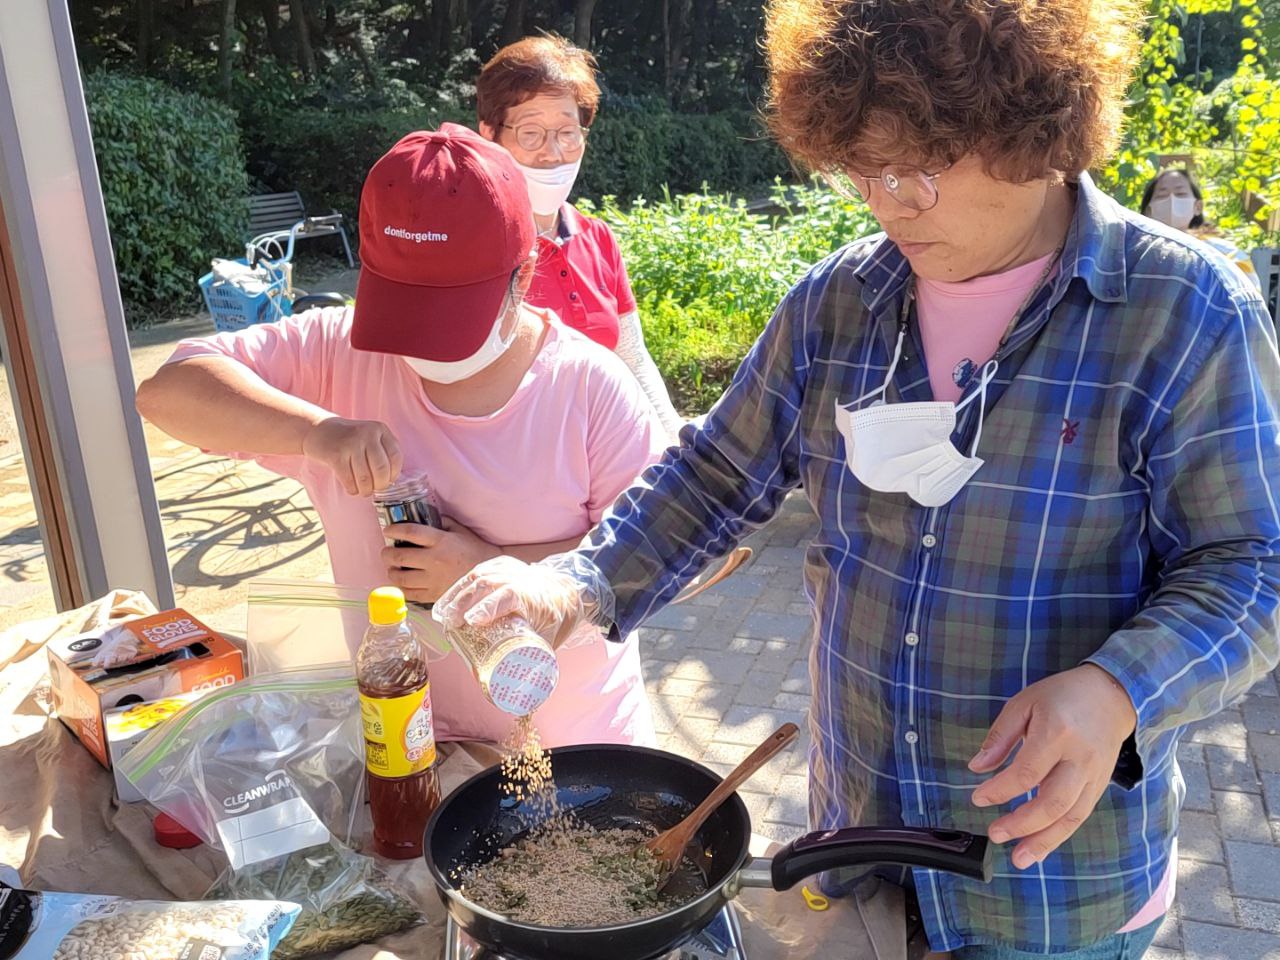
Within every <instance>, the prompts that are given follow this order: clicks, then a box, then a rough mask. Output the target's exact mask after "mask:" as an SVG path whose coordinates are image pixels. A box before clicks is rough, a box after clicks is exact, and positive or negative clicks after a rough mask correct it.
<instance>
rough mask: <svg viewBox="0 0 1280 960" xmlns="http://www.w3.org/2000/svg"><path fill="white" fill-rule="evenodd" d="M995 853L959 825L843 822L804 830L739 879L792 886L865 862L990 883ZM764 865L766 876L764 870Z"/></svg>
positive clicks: (777, 887)
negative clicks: (934, 827)
mask: <svg viewBox="0 0 1280 960" xmlns="http://www.w3.org/2000/svg"><path fill="white" fill-rule="evenodd" d="M991 852H992V848H991V846H990V845H989V844H988V842H987V838H986V837H980V836H977V835H976V834H972V833H964V832H962V831H960V830H930V829H927V828H923V827H843V828H841V829H839V830H823V831H820V832H817V833H808V834H805V835H804V836H803V837H800V838H799V839H798V840H793V841H792V842H791V843H789V844H787V845H786V846H785V847H783V848H782V849H781V850H779V851H778V852H777V853H775V854H774V855H773V858H772V862H770V861H769V860H764V861H763V862H761V861H754V862H752V863H751V864H750V865H749V866H747V867H746V868H745V869H744V870H743V871H742V872H741V875H740V883H741V884H742V885H743V886H765V885H767V886H771V887H773V889H775V890H790V889H791V888H792V887H794V886H795V885H796V884H797V883H799V882H800V881H801V880H804V879H806V878H807V877H811V876H813V875H814V874H815V873H821V872H822V871H824V870H832V869H835V868H836V867H854V866H858V865H859V864H864V863H896V864H901V865H902V866H906V867H924V868H926V869H929V870H945V871H947V872H948V873H957V874H959V875H960V876H962V877H969V878H970V879H973V880H981V881H982V882H984V883H989V882H990V881H991ZM765 866H767V867H768V874H767V879H766V875H765V874H764V871H763V870H762V869H761V868H763V867H765Z"/></svg>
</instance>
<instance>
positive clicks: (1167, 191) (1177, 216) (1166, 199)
mask: <svg viewBox="0 0 1280 960" xmlns="http://www.w3.org/2000/svg"><path fill="white" fill-rule="evenodd" d="M1141 209H1142V212H1143V214H1145V215H1146V216H1148V217H1150V218H1151V219H1153V220H1159V221H1160V222H1161V223H1163V224H1165V225H1166V226H1170V227H1173V228H1174V229H1175V230H1181V231H1183V232H1184V233H1189V234H1191V235H1192V236H1193V237H1195V238H1196V239H1197V240H1202V241H1204V242H1205V243H1207V244H1208V245H1209V246H1211V247H1213V249H1215V250H1217V251H1218V252H1219V253H1220V254H1222V255H1223V256H1224V257H1226V258H1227V259H1228V260H1230V261H1231V262H1232V263H1234V264H1235V265H1236V266H1237V267H1238V268H1239V270H1240V272H1241V273H1243V274H1244V275H1245V276H1246V277H1248V278H1249V279H1250V280H1252V281H1253V284H1254V286H1256V287H1257V288H1258V289H1259V290H1261V289H1262V278H1261V277H1259V276H1258V271H1257V270H1255V269H1254V268H1253V260H1252V259H1250V257H1249V255H1248V254H1247V253H1245V252H1244V251H1243V250H1241V249H1240V248H1239V247H1237V246H1236V245H1235V244H1234V243H1232V242H1231V241H1230V240H1228V239H1226V237H1222V236H1219V235H1218V234H1217V233H1216V232H1215V230H1214V228H1213V226H1212V224H1210V223H1209V222H1208V221H1207V220H1206V219H1205V218H1204V191H1203V190H1201V189H1200V182H1199V181H1198V180H1196V178H1195V175H1194V174H1192V172H1191V171H1190V170H1186V169H1182V168H1176V169H1169V170H1162V171H1161V172H1160V173H1158V174H1156V176H1155V177H1154V178H1153V179H1152V180H1151V182H1150V183H1148V184H1147V187H1146V189H1145V190H1143V191H1142V207H1141Z"/></svg>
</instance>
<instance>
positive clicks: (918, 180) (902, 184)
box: [826, 164, 949, 213]
mask: <svg viewBox="0 0 1280 960" xmlns="http://www.w3.org/2000/svg"><path fill="white" fill-rule="evenodd" d="M948 168H949V165H948V167H943V168H942V169H941V170H939V171H938V172H937V173H925V172H924V171H923V170H921V169H920V168H919V167H906V166H899V165H897V164H888V165H887V166H885V167H883V168H881V170H880V176H878V177H867V176H863V175H862V174H860V173H850V172H848V171H846V170H838V171H833V172H828V173H827V174H826V181H827V183H829V184H830V185H831V188H832V189H833V190H835V191H836V193H839V194H840V195H842V196H845V197H848V198H849V199H850V200H861V201H863V202H866V201H867V200H868V199H869V198H870V197H871V184H872V183H879V184H881V185H883V186H884V189H885V192H886V193H888V194H889V196H891V197H893V199H895V200H897V201H898V202H899V203H900V204H902V205H903V206H904V207H908V208H910V209H912V210H918V211H920V212H921V213H923V212H924V211H926V210H932V209H933V208H934V207H936V206H937V205H938V184H937V179H938V178H939V177H940V176H942V175H943V174H944V173H945V172H946V171H947V169H948Z"/></svg>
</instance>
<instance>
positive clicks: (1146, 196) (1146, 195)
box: [1138, 167, 1206, 230]
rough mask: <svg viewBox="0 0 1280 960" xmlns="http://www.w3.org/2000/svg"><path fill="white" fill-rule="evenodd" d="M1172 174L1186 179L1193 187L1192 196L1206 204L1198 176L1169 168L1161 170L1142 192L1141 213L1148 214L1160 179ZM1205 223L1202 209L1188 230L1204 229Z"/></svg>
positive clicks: (1185, 169) (1186, 170) (1179, 168)
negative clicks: (1178, 174)
mask: <svg viewBox="0 0 1280 960" xmlns="http://www.w3.org/2000/svg"><path fill="white" fill-rule="evenodd" d="M1171 173H1180V174H1182V176H1184V177H1186V178H1187V185H1188V186H1189V187H1191V195H1192V196H1194V197H1195V198H1196V199H1197V200H1199V201H1200V202H1201V203H1203V202H1204V191H1203V190H1201V189H1200V181H1199V180H1197V179H1196V175H1195V174H1194V173H1192V172H1191V171H1190V170H1188V169H1187V168H1186V167H1169V168H1168V169H1166V170H1161V171H1160V172H1159V173H1157V174H1156V175H1155V176H1154V177H1152V178H1151V180H1150V181H1148V183H1147V186H1146V189H1145V190H1143V191H1142V206H1141V207H1140V208H1139V209H1138V212H1139V213H1142V214H1146V212H1147V211H1148V210H1149V209H1150V208H1151V195H1152V194H1153V193H1155V192H1156V187H1157V186H1158V185H1159V183H1160V178H1161V177H1163V176H1167V175H1168V174H1171ZM1205 223H1206V221H1205V219H1204V210H1203V209H1201V211H1200V213H1197V214H1196V215H1195V216H1194V217H1192V218H1191V222H1190V223H1189V224H1187V229H1188V230H1194V229H1195V228H1196V227H1203V226H1204V225H1205Z"/></svg>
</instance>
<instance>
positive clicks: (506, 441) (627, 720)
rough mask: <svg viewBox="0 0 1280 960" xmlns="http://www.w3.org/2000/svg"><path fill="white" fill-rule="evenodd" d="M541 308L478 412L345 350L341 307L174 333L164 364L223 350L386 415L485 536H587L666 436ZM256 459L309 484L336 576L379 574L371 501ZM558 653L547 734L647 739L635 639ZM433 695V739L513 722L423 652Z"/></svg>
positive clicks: (457, 672) (368, 415) (265, 375)
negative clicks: (515, 358)
mask: <svg viewBox="0 0 1280 960" xmlns="http://www.w3.org/2000/svg"><path fill="white" fill-rule="evenodd" d="M537 312H538V314H539V315H540V316H541V317H542V318H543V319H544V321H545V322H546V323H547V326H548V330H547V334H546V337H545V341H544V344H543V347H542V349H541V351H540V352H539V354H538V356H537V357H536V358H535V360H534V362H533V365H532V367H531V368H530V370H529V372H528V373H527V374H526V375H525V377H524V380H523V381H522V382H521V384H520V386H519V387H518V388H517V389H516V392H515V393H514V395H513V396H512V397H511V399H510V400H508V401H507V403H506V404H505V405H504V406H503V407H502V408H501V409H500V410H498V411H496V412H495V413H492V414H490V415H488V416H484V417H462V416H455V415H452V414H447V413H444V412H442V411H441V410H440V409H438V408H437V407H435V406H434V405H433V404H432V403H431V401H430V400H428V399H427V396H426V393H425V392H424V391H423V388H422V381H421V380H420V379H419V378H418V376H417V375H416V374H414V373H413V371H412V370H410V369H409V367H408V365H407V364H405V363H404V362H403V361H402V360H401V359H400V358H399V357H396V356H391V355H388V354H381V353H368V352H364V351H361V350H356V349H354V348H353V347H352V346H351V341H350V332H351V311H350V309H348V308H325V309H320V310H312V311H309V312H307V313H303V314H301V315H299V316H295V317H289V318H287V319H285V320H282V321H280V322H278V323H264V324H259V325H257V326H254V327H250V328H248V329H246V330H242V331H239V332H237V333H223V334H218V335H216V336H212V337H206V338H201V339H195V340H184V341H182V342H181V343H180V344H178V347H177V349H176V350H175V351H174V354H173V356H172V357H171V358H170V360H169V362H170V363H174V362H177V361H180V360H186V359H189V358H191V357H201V356H226V357H231V358H233V359H235V360H238V361H240V362H241V363H243V364H245V365H246V366H247V367H249V368H250V369H251V370H253V371H254V373H256V374H257V375H258V376H260V377H261V378H262V379H263V380H265V381H266V382H267V383H269V384H271V385H272V386H274V387H276V388H278V389H280V390H282V391H284V392H286V393H289V394H292V395H293V396H296V397H300V398H302V399H305V400H308V401H310V402H312V403H314V404H316V405H318V406H320V407H323V408H324V409H326V410H329V411H332V412H333V413H334V414H336V415H338V416H340V417H345V418H349V419H358V420H377V421H380V422H382V423H384V424H386V425H387V427H389V428H390V429H391V431H392V432H393V433H394V434H395V435H396V437H397V439H398V440H399V441H400V446H401V449H402V450H403V452H404V458H405V472H406V473H419V472H421V473H425V474H426V475H427V477H428V482H429V483H430V484H431V486H432V489H433V490H434V492H435V494H436V496H437V497H438V499H439V501H440V507H441V512H442V513H444V514H446V515H448V516H451V517H453V518H454V519H456V520H458V521H459V522H461V523H463V524H465V525H466V526H468V527H470V528H471V529H472V530H474V531H475V532H476V533H477V534H478V535H479V536H481V537H483V538H484V539H485V540H488V541H489V542H490V543H494V544H498V545H504V544H515V543H542V542H546V541H550V540H564V539H567V538H569V537H578V536H581V535H583V534H585V533H586V532H587V530H589V529H590V528H591V527H592V526H593V525H594V524H595V523H596V521H598V520H599V519H600V517H601V515H603V513H604V512H605V510H606V509H607V508H608V506H609V505H610V504H611V503H612V502H613V500H614V498H615V497H616V496H617V495H618V494H619V493H620V492H622V490H624V489H625V488H626V487H627V486H628V485H629V484H630V483H631V481H632V480H634V479H635V477H636V476H638V475H639V473H640V472H641V471H642V470H643V469H644V468H645V467H646V466H647V465H649V464H650V463H652V462H653V461H655V460H656V459H657V458H658V457H659V456H660V455H661V453H662V450H663V447H664V446H665V443H664V440H663V437H664V434H663V432H662V428H661V427H660V425H659V424H658V423H657V421H656V419H655V417H654V414H653V411H652V408H651V407H650V405H649V403H648V402H647V401H646V400H645V397H644V394H643V393H641V392H640V387H639V385H638V384H637V383H636V380H635V378H634V377H633V376H631V374H630V372H629V371H628V370H627V368H626V367H625V366H624V365H623V363H622V361H621V360H619V359H618V358H617V357H615V356H614V355H613V354H612V353H610V352H609V351H608V350H606V349H604V348H603V347H601V346H599V345H598V344H595V343H592V342H591V341H590V340H588V339H587V338H586V337H584V336H582V335H581V334H578V333H575V332H574V331H572V330H569V329H568V328H566V327H564V326H563V325H561V324H560V322H559V321H558V320H556V318H555V315H554V314H551V313H549V312H543V311H537ZM211 413H216V412H215V411H211ZM219 452H222V453H225V454H226V455H228V456H233V457H238V458H240V459H250V457H249V456H248V455H246V454H242V453H237V452H235V451H219ZM252 459H254V460H256V461H257V462H259V463H260V464H262V465H263V466H264V467H266V468H267V469H269V470H272V471H275V472H277V473H280V474H283V475H285V476H289V477H294V478H296V479H297V480H299V481H300V482H301V483H302V484H303V486H304V487H305V488H306V490H307V494H308V495H309V496H310V497H311V502H312V503H313V504H314V505H315V508H316V511H317V512H318V513H319V514H320V519H321V522H322V523H323V524H324V530H325V539H326V540H327V542H328V545H329V556H330V560H331V562H332V566H333V573H334V578H335V579H336V581H337V582H338V583H342V584H351V585H355V586H359V587H362V588H371V587H374V586H379V585H381V584H383V583H384V582H385V580H386V571H385V567H384V566H383V564H382V561H381V558H380V556H379V554H380V551H381V550H382V548H383V547H384V546H385V541H384V539H383V537H382V531H381V528H380V527H379V523H378V518H377V514H376V512H375V510H374V507H373V505H372V504H371V503H370V502H369V501H368V500H365V499H361V498H358V497H352V496H350V495H348V494H347V492H346V491H345V490H344V489H343V488H342V486H341V484H339V483H338V481H337V479H336V478H335V477H334V476H333V474H332V472H331V471H330V470H328V469H327V468H325V467H323V466H320V465H318V464H315V463H313V462H312V461H309V460H307V459H305V458H303V457H301V456H257V457H252ZM559 664H560V681H559V684H558V686H557V687H556V690H555V692H554V693H553V694H552V695H551V697H550V698H549V699H548V700H547V702H546V703H545V704H544V705H543V707H542V708H541V709H539V710H538V712H537V714H536V717H535V721H536V724H537V726H538V728H539V731H540V733H541V736H542V739H543V742H544V743H546V744H548V745H559V744H568V743H591V742H598V743H641V744H646V745H649V744H652V743H653V741H654V733H653V724H652V719H651V717H650V715H649V706H648V701H647V699H646V697H645V690H644V682H643V678H642V676H641V672H640V655H639V652H638V650H637V648H636V643H635V641H634V640H629V641H627V642H625V643H618V644H613V643H608V642H606V641H604V640H603V639H601V640H599V641H598V642H594V643H590V644H588V645H586V646H580V647H573V648H571V649H568V650H564V651H561V653H560V654H559ZM431 699H432V708H433V712H434V715H435V716H434V719H435V725H436V735H437V737H438V738H439V739H442V740H464V739H465V740H489V741H500V740H502V739H503V738H504V737H505V736H506V735H507V733H508V732H509V731H510V729H511V726H512V718H511V717H510V715H508V714H505V713H503V712H502V711H500V710H498V709H497V708H496V707H494V706H493V705H492V704H491V703H489V702H488V700H487V699H486V698H485V696H484V694H483V692H482V691H481V689H480V687H479V686H478V685H477V683H476V681H475V679H474V678H473V677H472V675H471V672H470V670H469V668H468V667H467V665H466V664H465V663H464V662H463V661H462V659H461V658H460V657H459V656H458V655H457V654H456V653H450V654H449V655H448V656H447V657H445V658H444V659H443V660H440V661H437V662H435V663H433V664H432V665H431Z"/></svg>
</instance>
